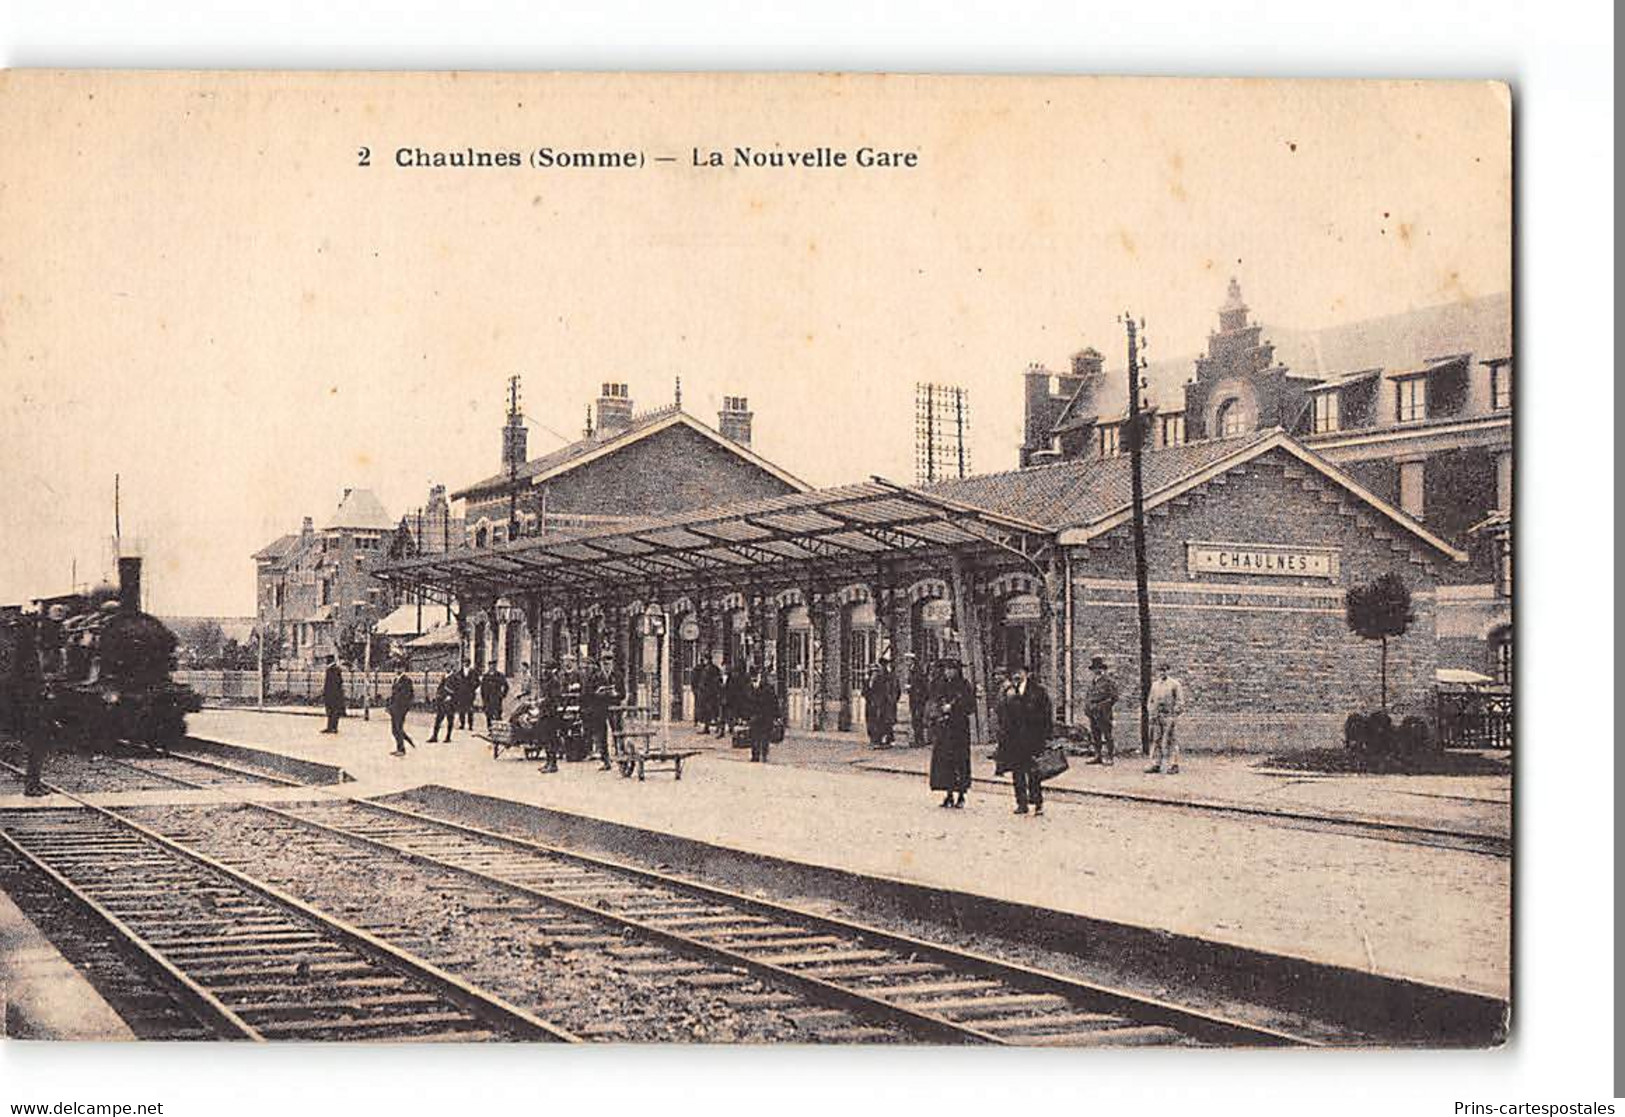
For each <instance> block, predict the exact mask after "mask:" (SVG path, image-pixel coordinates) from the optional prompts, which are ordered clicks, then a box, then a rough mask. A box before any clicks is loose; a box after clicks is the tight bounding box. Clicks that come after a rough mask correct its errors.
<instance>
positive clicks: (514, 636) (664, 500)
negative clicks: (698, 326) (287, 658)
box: [451, 381, 807, 672]
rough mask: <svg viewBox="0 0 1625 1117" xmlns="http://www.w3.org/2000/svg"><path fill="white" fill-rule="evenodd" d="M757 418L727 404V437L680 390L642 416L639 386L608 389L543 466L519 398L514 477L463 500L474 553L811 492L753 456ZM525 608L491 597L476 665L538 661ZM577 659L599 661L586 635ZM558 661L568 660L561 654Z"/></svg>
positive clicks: (474, 613) (485, 483)
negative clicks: (530, 451) (530, 445)
mask: <svg viewBox="0 0 1625 1117" xmlns="http://www.w3.org/2000/svg"><path fill="white" fill-rule="evenodd" d="M753 419H754V412H752V411H751V409H750V402H749V400H747V399H746V398H745V397H743V396H727V397H724V398H723V400H722V407H721V409H720V410H719V411H718V413H717V422H716V425H715V426H712V425H710V424H708V423H705V422H702V421H701V420H700V419H698V418H696V417H695V416H694V415H691V414H690V413H689V412H687V411H685V410H684V409H683V405H682V384H681V381H678V383H677V387H676V392H675V394H674V399H673V400H672V402H671V403H670V404H666V405H664V406H660V407H655V408H653V409H650V410H646V411H641V412H640V411H638V410H636V409H635V407H634V406H633V400H632V396H631V391H630V387H629V385H627V384H626V383H622V382H606V383H605V384H603V386H602V391H601V394H600V396H599V398H598V400H597V402H596V405H595V407H594V408H593V409H592V410H589V412H588V420H587V424H586V428H585V430H584V431H583V432H582V437H581V438H579V439H577V440H575V441H574V442H571V443H569V444H567V445H565V446H562V447H559V448H558V449H556V450H552V451H550V452H548V453H545V454H542V455H540V456H539V457H535V458H531V457H529V456H528V455H527V453H526V446H527V441H528V440H527V432H526V429H525V426H524V416H523V415H522V413H521V412H520V409H519V405H518V395H517V390H515V392H514V394H513V395H512V396H511V397H510V404H509V411H508V417H507V421H506V424H505V425H504V427H503V431H502V468H501V470H500V471H499V472H497V473H494V474H492V475H490V476H488V477H485V478H482V479H481V480H479V481H476V482H474V483H473V484H471V485H466V486H464V487H463V488H461V489H458V490H456V491H454V492H453V493H452V494H451V499H452V500H460V501H462V503H463V511H462V521H463V527H464V532H465V537H464V540H463V542H464V544H465V545H466V547H467V548H468V549H471V550H474V551H486V550H489V549H492V548H498V547H502V546H504V545H505V544H508V543H511V542H514V541H516V540H524V539H532V538H541V537H546V538H559V537H562V536H566V535H570V534H575V533H580V532H583V531H591V530H594V529H596V528H600V527H604V526H612V525H615V524H621V523H628V522H632V521H634V520H637V519H640V518H647V517H651V516H661V515H666V514H672V513H678V512H681V511H683V510H685V509H693V508H700V507H706V506H709V505H713V504H717V503H726V502H729V501H737V500H748V499H751V498H758V497H776V496H782V495H785V494H788V493H796V492H801V491H804V490H805V489H806V488H807V485H806V483H805V482H803V481H801V480H800V479H799V478H797V477H795V476H793V475H792V474H791V473H789V472H788V471H787V470H785V469H783V468H781V467H779V466H778V465H776V464H774V463H773V462H771V461H769V460H768V459H767V458H765V457H763V456H762V455H761V454H759V453H758V452H757V451H756V450H755V449H754V448H753V446H752V437H751V436H752V425H753ZM538 623H540V620H539V618H534V617H527V616H526V614H525V612H524V610H523V608H521V607H520V606H519V605H518V604H517V603H515V602H512V601H508V600H497V599H495V598H487V599H486V600H483V601H481V602H478V603H475V604H474V606H473V607H471V608H470V609H469V610H468V615H467V616H466V617H465V618H464V622H463V627H464V636H465V638H466V640H467V642H468V652H467V658H469V659H472V660H474V661H475V662H476V663H477V664H479V665H481V666H483V665H484V664H485V663H486V662H487V661H488V660H489V661H495V662H496V663H497V664H498V666H499V668H500V669H502V670H505V671H510V672H512V671H516V670H518V669H519V667H520V666H521V665H522V664H523V662H525V661H526V657H525V656H524V654H523V650H522V649H524V648H525V647H527V646H528V644H529V641H530V638H531V635H532V633H533V627H532V626H533V625H534V624H538ZM581 636H582V640H581V643H580V646H578V647H575V648H574V649H572V651H571V652H570V654H581V653H582V649H583V648H585V649H586V653H587V654H590V655H593V656H596V655H598V654H599V650H600V642H599V639H598V637H597V635H596V634H595V632H588V631H584V632H583V633H582V634H581ZM557 654H564V653H563V652H559V653H557Z"/></svg>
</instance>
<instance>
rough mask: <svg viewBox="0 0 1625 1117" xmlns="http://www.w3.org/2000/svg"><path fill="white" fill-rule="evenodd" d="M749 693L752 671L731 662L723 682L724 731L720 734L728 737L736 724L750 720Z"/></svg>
mask: <svg viewBox="0 0 1625 1117" xmlns="http://www.w3.org/2000/svg"><path fill="white" fill-rule="evenodd" d="M749 694H750V672H749V671H747V670H746V669H744V668H743V667H741V666H740V665H739V664H736V663H730V664H729V665H728V667H727V677H726V678H725V679H724V680H723V682H722V732H721V733H720V734H718V736H722V737H727V736H729V735H731V734H732V733H733V731H734V727H735V726H737V725H743V724H745V723H746V722H748V721H749V720H750V708H749V706H748V705H747V701H748V698H747V696H748V695H749Z"/></svg>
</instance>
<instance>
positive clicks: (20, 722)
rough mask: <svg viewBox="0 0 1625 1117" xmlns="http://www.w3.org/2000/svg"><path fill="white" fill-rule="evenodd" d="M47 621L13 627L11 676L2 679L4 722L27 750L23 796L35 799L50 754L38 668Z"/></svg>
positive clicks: (41, 675) (44, 696) (44, 693)
mask: <svg viewBox="0 0 1625 1117" xmlns="http://www.w3.org/2000/svg"><path fill="white" fill-rule="evenodd" d="M49 623H50V622H49V621H46V620H44V619H43V618H42V619H40V620H37V621H36V620H35V619H34V618H31V617H21V618H19V619H18V620H17V621H16V622H15V624H16V631H15V636H16V644H15V645H14V646H13V648H12V653H11V654H12V659H11V673H10V677H9V678H8V679H6V680H5V684H6V691H7V694H6V700H7V701H6V705H7V707H8V710H7V713H8V721H9V722H10V725H11V728H13V729H15V730H16V731H17V735H18V736H19V737H21V738H22V739H23V743H24V744H25V745H27V747H28V770H27V774H26V775H25V776H24V777H23V794H24V795H27V796H28V797H29V798H31V799H37V798H39V797H40V796H43V795H45V794H46V790H45V778H44V776H45V754H46V753H47V752H49V751H50V748H51V739H52V736H53V733H52V730H53V728H54V726H53V725H52V722H51V716H50V710H49V707H48V699H49V694H48V692H47V689H46V681H45V672H44V670H43V669H42V666H41V658H40V657H41V654H42V652H43V654H45V655H47V656H49V655H50V654H52V653H51V651H49V650H45V649H42V648H41V647H40V643H39V635H40V632H41V629H42V628H43V627H44V626H45V625H47V624H49Z"/></svg>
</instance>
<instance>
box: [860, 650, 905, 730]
mask: <svg viewBox="0 0 1625 1117" xmlns="http://www.w3.org/2000/svg"><path fill="white" fill-rule="evenodd" d="M899 696H900V695H899V691H898V687H897V676H896V675H894V674H893V673H892V669H891V653H890V652H888V653H886V654H885V655H884V656H882V657H881V658H880V662H879V663H877V664H876V665H875V670H874V674H872V675H870V676H869V685H868V686H866V687H864V688H863V721H864V728H866V729H868V731H869V747H870V748H876V749H889V748H891V746H892V741H893V740H894V739H895V735H896V732H897V699H898V697H899Z"/></svg>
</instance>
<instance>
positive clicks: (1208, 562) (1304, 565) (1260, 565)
mask: <svg viewBox="0 0 1625 1117" xmlns="http://www.w3.org/2000/svg"><path fill="white" fill-rule="evenodd" d="M1185 555H1186V564H1187V566H1188V568H1189V570H1190V574H1191V577H1193V578H1194V577H1196V576H1197V575H1199V574H1255V575H1260V576H1264V577H1272V578H1325V579H1327V580H1328V581H1332V580H1335V579H1336V578H1337V573H1338V552H1337V550H1336V549H1335V548H1332V547H1299V546H1293V545H1290V544H1281V543H1208V542H1195V541H1192V542H1188V543H1186V544H1185Z"/></svg>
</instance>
